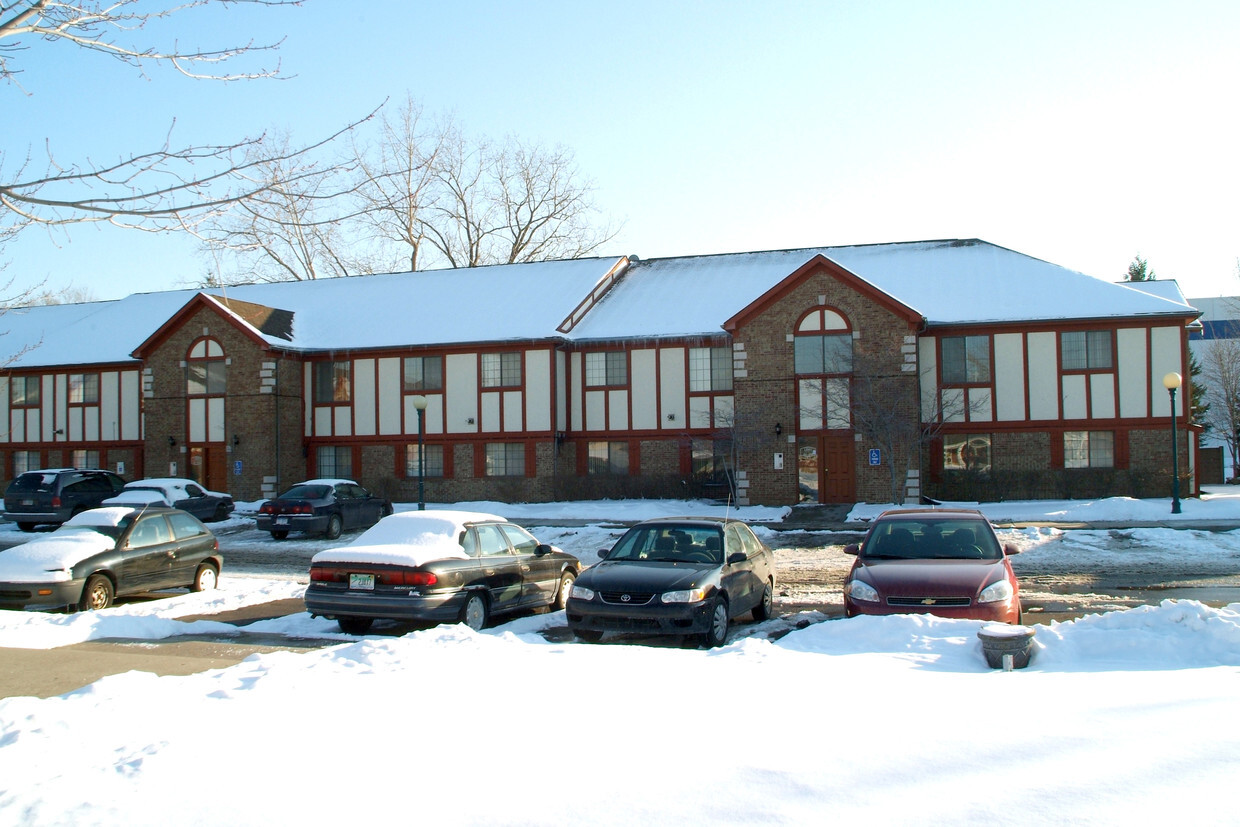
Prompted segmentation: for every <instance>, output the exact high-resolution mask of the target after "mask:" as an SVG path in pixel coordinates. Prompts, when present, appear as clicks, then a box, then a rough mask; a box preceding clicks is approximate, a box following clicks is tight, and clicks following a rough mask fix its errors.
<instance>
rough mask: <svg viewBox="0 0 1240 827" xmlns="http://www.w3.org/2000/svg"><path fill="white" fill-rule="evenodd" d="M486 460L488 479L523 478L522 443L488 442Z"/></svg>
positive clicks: (523, 457) (523, 459) (523, 446)
mask: <svg viewBox="0 0 1240 827" xmlns="http://www.w3.org/2000/svg"><path fill="white" fill-rule="evenodd" d="M486 460H487V469H486V470H487V476H488V477H521V476H525V444H524V443H521V442H488V443H487V447H486Z"/></svg>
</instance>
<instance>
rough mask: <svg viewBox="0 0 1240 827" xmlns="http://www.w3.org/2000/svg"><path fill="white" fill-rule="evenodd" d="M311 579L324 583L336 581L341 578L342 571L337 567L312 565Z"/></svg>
mask: <svg viewBox="0 0 1240 827" xmlns="http://www.w3.org/2000/svg"><path fill="white" fill-rule="evenodd" d="M310 579H311V580H317V581H319V582H322V583H334V582H336V581H337V580H339V579H340V572H338V571H336V570H335V569H325V568H322V567H320V566H311V567H310Z"/></svg>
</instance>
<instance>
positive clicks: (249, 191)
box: [0, 0, 343, 242]
mask: <svg viewBox="0 0 1240 827" xmlns="http://www.w3.org/2000/svg"><path fill="white" fill-rule="evenodd" d="M243 4H244V5H254V6H296V5H300V0H182V2H180V3H175V4H173V5H170V6H166V7H165V8H163V9H158V10H148V9H144V8H143V7H142V6H141V4H140V0H69V1H65V2H55V1H54V0H0V79H3V80H4V81H6V82H8V83H10V84H13V85H17V86H19V87H20V88H22V89H23V91H24V90H25V87H24V86H22V85H21V84H19V80H21V79H22V78H21V77H20V76H21V75H22V74H23V70H22V69H21V68H20V62H19V58H20V56H21V55H22V53H23V52H25V51H26V50H28V49H32V48H36V47H37V46H39V45H46V44H49V43H63V44H68V45H72V46H76V47H78V48H81V49H84V50H86V51H88V52H92V53H96V54H100V55H103V56H105V57H110V58H113V59H115V60H118V61H121V62H122V63H125V64H128V65H130V66H132V67H134V68H135V69H137V71H138V73H139V74H141V75H145V74H146V72H147V69H148V68H150V67H164V66H167V67H171V68H172V69H173V70H174V71H177V72H180V73H181V74H183V75H186V76H187V77H191V78H200V79H211V80H218V81H235V80H248V79H257V78H274V77H279V64H278V62H277V63H276V65H275V66H264V65H261V64H258V63H257V62H256V61H259V60H261V59H262V58H263V57H265V56H268V55H269V54H270V53H271V52H272V51H273V50H274V49H276V48H278V46H279V43H270V44H257V43H254V42H253V41H248V42H242V43H240V44H234V45H226V46H221V47H219V48H209V49H182V48H181V47H180V45H179V41H178V40H177V39H176V38H175V37H171V38H169V39H170V41H171V42H170V44H169V45H166V46H158V45H151V43H150V42H151V41H155V42H157V41H159V40H160V39H161V35H162V34H163V33H164V32H163V29H164V28H165V27H169V26H172V25H173V24H179V25H184V24H185V23H187V22H190V21H192V13H193V12H194V11H196V10H202V9H207V8H208V7H227V6H235V5H243ZM143 41H147V42H143ZM7 126H8V128H13V125H12V124H9V125H7ZM342 131H343V130H342ZM337 134H339V133H337ZM335 137H337V136H332V138H335ZM332 138H329V139H328V140H329V141H330V140H332ZM261 143H262V140H261V136H260V137H258V138H254V137H251V138H244V139H241V140H238V141H236V142H234V143H229V144H181V145H178V144H176V143H174V141H173V138H172V129H171V127H170V128H169V131H168V133H167V135H166V136H165V137H164V139H163V142H162V144H160V145H158V146H156V147H154V148H153V149H149V150H147V151H141V152H135V153H132V154H126V155H123V156H121V157H119V158H116V159H113V160H107V161H96V160H90V159H86V160H76V161H66V160H64V159H62V158H60V157H59V156H58V155H57V153H56V152H55V151H54V150H53V148H52V146H51V143H50V142H47V143H45V145H44V146H43V147H42V148H40V149H39V150H37V151H36V150H35V149H34V147H33V146H32V147H31V148H30V149H29V150H28V151H27V152H26V154H25V156H24V157H22V158H19V159H16V160H14V159H13V158H7V159H6V158H5V157H4V156H3V154H0V242H3V241H4V240H6V239H12V238H13V237H14V236H15V235H16V234H17V233H19V232H21V231H22V230H24V229H26V228H28V227H30V226H32V225H43V226H46V227H61V226H64V225H69V224H78V223H90V222H109V223H112V224H115V225H118V226H125V227H134V228H138V229H143V230H151V231H164V230H172V229H184V228H187V227H189V228H193V227H195V226H197V225H198V224H199V223H200V222H201V221H203V220H205V219H206V218H207V217H210V216H213V215H216V214H218V213H219V212H221V211H223V210H226V209H228V208H229V207H231V206H232V205H235V204H238V203H241V202H243V201H245V200H247V199H250V198H253V197H255V196H258V195H262V194H264V193H266V192H268V191H269V190H270V188H271V183H272V182H271V179H270V178H269V177H267V176H265V175H263V174H261V173H262V172H264V170H265V169H266V168H267V166H269V165H270V164H272V163H273V162H279V161H293V160H294V159H297V158H300V157H302V156H303V155H304V154H306V153H308V152H311V151H313V150H315V149H317V148H318V147H320V146H322V145H323V144H325V143H327V141H319V142H316V143H314V144H313V145H311V146H308V147H302V148H298V149H289V150H287V151H286V153H285V157H284V158H275V157H271V156H269V155H268V156H264V157H262V158H261V159H255V158H254V149H255V148H256V147H258V146H260V145H261ZM6 167H7V169H6Z"/></svg>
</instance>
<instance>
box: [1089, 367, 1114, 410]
mask: <svg viewBox="0 0 1240 827" xmlns="http://www.w3.org/2000/svg"><path fill="white" fill-rule="evenodd" d="M1089 415H1090V416H1091V417H1092V418H1094V419H1114V418H1115V376H1114V374H1110V373H1094V374H1090V377H1089Z"/></svg>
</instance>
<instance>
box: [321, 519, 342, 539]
mask: <svg viewBox="0 0 1240 827" xmlns="http://www.w3.org/2000/svg"><path fill="white" fill-rule="evenodd" d="M343 528H344V524H343V523H342V522H341V521H340V515H339V514H333V515H332V516H331V519H330V520H328V521H327V530H326V531H324V532H323V536H324V537H326V538H327V539H328V540H338V539H340V531H341V529H343Z"/></svg>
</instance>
